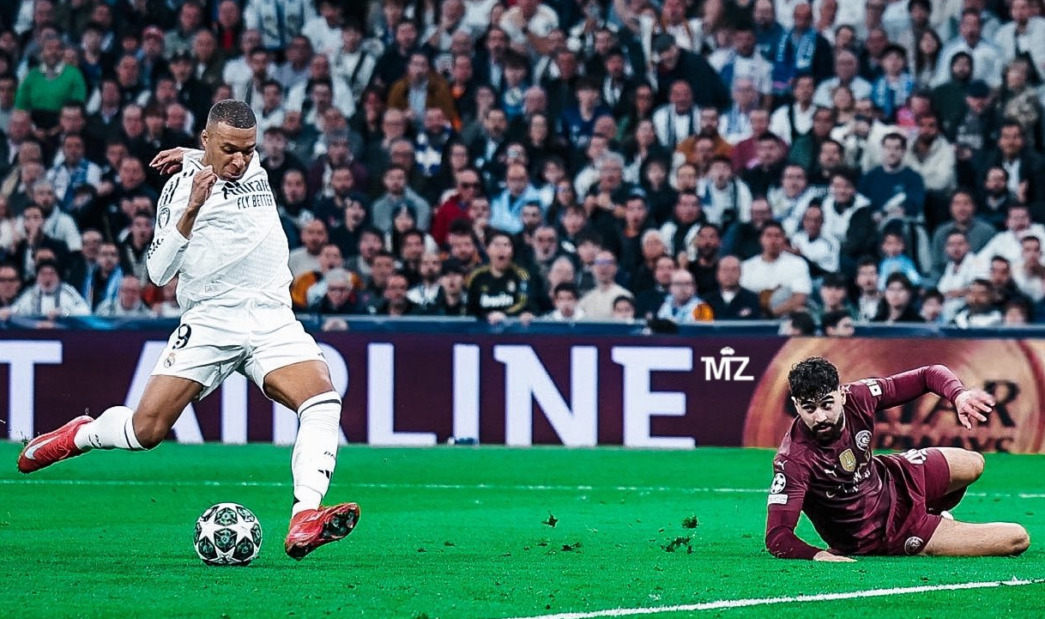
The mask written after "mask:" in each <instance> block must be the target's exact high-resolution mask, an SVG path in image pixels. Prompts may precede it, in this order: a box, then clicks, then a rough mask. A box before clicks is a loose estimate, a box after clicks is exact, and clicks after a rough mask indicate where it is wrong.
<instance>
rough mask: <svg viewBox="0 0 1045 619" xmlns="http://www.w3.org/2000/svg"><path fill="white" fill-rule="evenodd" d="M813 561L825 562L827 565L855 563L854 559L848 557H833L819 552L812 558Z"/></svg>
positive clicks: (822, 551) (825, 552)
mask: <svg viewBox="0 0 1045 619" xmlns="http://www.w3.org/2000/svg"><path fill="white" fill-rule="evenodd" d="M813 561H825V562H827V563H856V559H850V558H849V557H843V556H842V555H835V554H831V553H830V552H827V551H826V550H821V551H820V552H818V553H816V554H815V555H814V556H813Z"/></svg>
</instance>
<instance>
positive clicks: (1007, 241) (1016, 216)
mask: <svg viewBox="0 0 1045 619" xmlns="http://www.w3.org/2000/svg"><path fill="white" fill-rule="evenodd" d="M1027 235H1034V236H1036V237H1038V238H1039V239H1041V238H1045V226H1042V225H1041V224H1037V223H1033V224H1032V223H1031V218H1030V209H1029V208H1028V207H1027V206H1026V205H1023V204H1013V205H1011V206H1010V207H1009V211H1008V216H1007V217H1006V218H1005V231H1004V232H999V233H997V234H995V235H994V236H993V237H992V238H991V240H990V241H989V242H988V243H987V244H986V245H985V246H984V247H983V249H981V250H980V251H979V252H977V254H976V260H977V262H978V263H979V269H978V271H977V273H978V275H980V276H982V275H985V274H986V273H987V270H988V268H989V264H990V260H991V259H992V258H994V256H1001V257H1002V258H1005V259H1006V260H1008V261H1009V262H1017V261H1019V260H1020V258H1021V257H1022V254H1023V248H1022V247H1021V246H1020V241H1021V240H1022V239H1023V237H1025V236H1027Z"/></svg>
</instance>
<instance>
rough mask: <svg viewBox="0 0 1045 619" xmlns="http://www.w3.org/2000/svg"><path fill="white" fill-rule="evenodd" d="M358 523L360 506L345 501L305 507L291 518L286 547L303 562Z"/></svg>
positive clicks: (289, 552)
mask: <svg viewBox="0 0 1045 619" xmlns="http://www.w3.org/2000/svg"><path fill="white" fill-rule="evenodd" d="M357 522H359V506H358V505H356V504H355V503H342V504H340V505H334V506H332V507H320V508H319V509H306V510H304V511H302V512H298V514H297V515H296V516H294V517H293V518H291V519H290V531H289V532H288V533H287V540H286V542H285V543H284V544H283V549H284V550H286V551H287V554H288V555H290V556H291V557H293V558H295V559H297V560H298V561H300V560H301V559H304V558H305V555H307V554H308V553H310V552H312V551H313V550H315V549H316V548H319V547H320V546H322V545H323V544H328V543H330V542H336V541H338V540H339V539H342V538H344V537H345V536H347V535H348V534H349V533H351V532H352V529H354V528H355V526H356V523H357Z"/></svg>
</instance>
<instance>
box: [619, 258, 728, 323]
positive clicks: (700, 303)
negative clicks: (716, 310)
mask: <svg viewBox="0 0 1045 619" xmlns="http://www.w3.org/2000/svg"><path fill="white" fill-rule="evenodd" d="M668 290H669V293H668V296H667V297H665V299H664V303H663V304H662V305H661V306H660V309H659V310H657V314H656V316H657V318H661V319H664V320H672V321H674V322H676V323H678V324H689V323H694V322H710V321H711V320H712V318H713V317H714V316H713V314H712V311H711V306H709V305H708V304H707V303H705V302H704V300H703V299H701V298H700V297H699V296H697V286H696V283H695V282H694V280H693V274H692V273H690V272H689V271H687V270H685V269H676V270H675V272H674V273H672V275H671V285H670V287H669V289H668ZM611 313H612V308H611Z"/></svg>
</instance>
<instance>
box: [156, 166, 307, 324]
mask: <svg viewBox="0 0 1045 619" xmlns="http://www.w3.org/2000/svg"><path fill="white" fill-rule="evenodd" d="M202 157H203V151H200V150H189V151H188V152H186V154H185V156H184V158H183V161H182V168H183V171H182V172H180V173H178V174H176V175H174V176H173V177H171V178H170V179H169V180H168V181H167V183H166V184H165V185H164V186H163V191H162V193H161V194H160V198H159V201H158V202H157V207H156V236H155V239H154V240H153V243H152V245H151V246H150V248H149V255H148V260H147V264H148V269H149V277H150V278H151V279H152V280H153V281H154V282H155V283H156V284H159V285H161V286H162V285H163V284H165V283H167V282H168V281H170V280H171V279H173V278H174V276H175V275H179V276H180V278H179V280H178V303H179V304H180V305H181V306H182V307H183V308H185V309H186V310H188V309H190V308H192V307H193V306H195V305H197V304H200V303H211V304H215V305H222V306H232V305H239V304H242V303H244V302H247V301H249V300H255V301H262V302H269V303H278V304H282V305H285V306H287V307H290V282H291V275H290V268H289V267H288V266H287V261H288V259H289V257H290V250H289V248H288V246H287V236H286V234H285V233H284V232H283V226H282V225H281V224H280V220H279V213H278V211H277V209H276V199H275V197H274V196H273V194H272V188H271V187H270V186H269V179H268V172H267V171H266V170H265V168H263V167H261V157H260V155H258V154H255V155H254V157H252V158H251V160H250V165H249V166H248V167H247V172H246V173H245V174H244V175H243V177H242V178H241V179H240V180H238V181H223V180H221V179H218V181H217V182H216V183H215V184H214V187H213V188H212V189H211V194H210V197H209V198H208V199H207V201H206V202H205V203H204V204H203V207H202V208H201V209H200V212H199V216H198V217H197V218H196V223H195V225H194V226H193V228H192V234H191V236H190V238H189V239H186V238H185V237H183V236H182V235H181V232H179V231H178V229H177V223H178V221H179V220H180V219H181V216H182V214H183V213H184V212H185V210H186V209H187V208H188V205H189V193H190V191H191V188H192V180H193V177H194V176H195V175H196V173H197V172H199V171H200V170H201V169H203V167H204V166H203V164H202V163H201V162H200V160H201V159H202Z"/></svg>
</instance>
